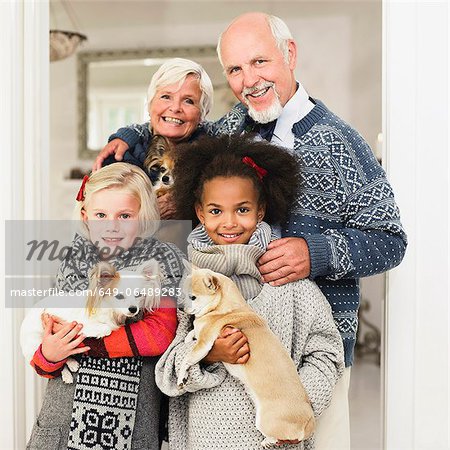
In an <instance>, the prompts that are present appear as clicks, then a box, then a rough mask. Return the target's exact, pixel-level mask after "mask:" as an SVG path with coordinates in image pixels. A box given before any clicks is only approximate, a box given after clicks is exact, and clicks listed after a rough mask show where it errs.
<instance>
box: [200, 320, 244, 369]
mask: <svg viewBox="0 0 450 450" xmlns="http://www.w3.org/2000/svg"><path fill="white" fill-rule="evenodd" d="M249 358H250V347H249V345H248V341H247V337H246V336H245V335H244V334H243V333H242V331H240V330H238V329H237V328H231V327H225V328H224V329H223V330H222V331H221V333H220V335H219V337H218V338H217V339H216V341H215V342H214V345H213V347H212V349H211V350H210V351H209V353H208V354H207V355H206V356H205V357H204V358H203V360H202V361H203V362H204V363H206V364H212V363H215V362H219V361H222V362H225V363H229V364H245V363H246V362H247V361H248V359H249Z"/></svg>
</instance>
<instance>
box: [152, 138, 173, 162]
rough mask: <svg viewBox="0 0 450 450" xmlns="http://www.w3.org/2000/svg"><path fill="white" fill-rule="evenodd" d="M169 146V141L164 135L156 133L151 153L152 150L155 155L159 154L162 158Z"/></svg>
mask: <svg viewBox="0 0 450 450" xmlns="http://www.w3.org/2000/svg"><path fill="white" fill-rule="evenodd" d="M169 147H170V144H169V141H168V140H167V139H166V138H165V137H164V136H161V135H159V134H155V136H153V138H152V142H151V144H150V147H149V153H150V152H151V153H152V154H153V155H157V156H158V157H159V158H161V157H162V155H164V153H166V151H168V150H169Z"/></svg>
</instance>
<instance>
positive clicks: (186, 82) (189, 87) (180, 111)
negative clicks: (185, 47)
mask: <svg viewBox="0 0 450 450" xmlns="http://www.w3.org/2000/svg"><path fill="white" fill-rule="evenodd" d="M147 99H148V100H147V101H148V112H149V116H150V122H149V123H148V126H145V127H144V128H143V127H142V126H140V125H138V126H136V128H133V127H131V130H133V131H138V133H139V135H140V139H139V142H137V140H136V139H135V136H136V134H135V133H130V132H129V131H130V128H121V129H120V130H118V132H117V133H120V137H121V139H117V138H116V137H117V136H116V134H113V135H112V136H111V137H110V142H109V144H108V145H107V146H106V147H105V149H104V150H103V151H102V152H101V154H100V155H99V156H98V157H97V159H96V161H95V164H94V170H97V169H99V168H100V167H101V166H102V164H103V165H107V164H111V163H113V162H116V161H120V160H123V161H124V162H129V163H132V164H135V165H138V166H140V167H143V164H144V161H145V157H146V154H147V148H148V146H149V144H150V143H151V140H152V138H153V136H154V135H157V134H159V135H161V136H164V137H166V138H167V139H169V140H170V141H171V142H172V143H173V144H175V145H176V144H178V143H180V142H189V141H191V140H193V139H196V138H197V137H198V136H200V135H202V134H204V132H205V131H204V129H203V127H202V125H201V121H203V120H204V119H205V117H206V115H207V114H208V113H209V111H210V109H211V107H212V102H213V86H212V83H211V79H210V78H209V76H208V74H207V73H206V72H205V70H204V69H203V68H202V66H200V64H197V63H196V62H194V61H190V60H188V59H183V58H173V59H170V60H169V61H167V62H166V63H164V64H163V65H162V66H161V67H160V68H159V69H158V70H157V71H156V73H155V74H154V75H153V77H152V79H151V81H150V85H149V87H148V94H147ZM113 153H115V154H116V157H115V158H114V156H113V155H112V156H109V157H108V158H106V159H105V160H104V157H105V156H104V155H105V154H106V155H108V154H109V155H111V154H113ZM122 155H123V158H122ZM158 205H159V209H160V214H161V218H162V219H170V218H174V213H175V208H174V205H173V202H172V200H171V196H170V194H165V195H162V196H161V197H158Z"/></svg>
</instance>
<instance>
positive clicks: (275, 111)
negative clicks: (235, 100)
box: [242, 83, 283, 123]
mask: <svg viewBox="0 0 450 450" xmlns="http://www.w3.org/2000/svg"><path fill="white" fill-rule="evenodd" d="M257 88H262V86H261V87H260V86H258V87H257ZM271 89H273V92H274V94H275V99H274V101H273V103H272V104H271V105H270V106H269V107H268V108H266V109H265V110H263V111H256V110H255V109H254V108H253V106H252V104H251V102H250V101H249V100H247V97H246V95H245V94H247V93H250V92H251V91H253V89H245V90H244V91H243V92H242V97H243V98H244V103H245V104H246V106H247V108H248V115H249V116H250V117H251V118H252V119H253V120H254V121H255V122H257V123H269V122H272V121H273V120H276V119H278V117H280V116H281V113H282V112H283V107H282V106H281V103H280V96H279V95H278V92H277V91H276V89H275V85H274V84H273V83H271ZM246 91H247V92H246ZM249 91H250V92H249Z"/></svg>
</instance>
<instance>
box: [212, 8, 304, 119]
mask: <svg viewBox="0 0 450 450" xmlns="http://www.w3.org/2000/svg"><path fill="white" fill-rule="evenodd" d="M288 51H289V63H287V62H286V61H285V59H284V57H283V54H282V53H281V51H280V49H279V48H278V47H277V45H276V42H275V38H274V37H273V35H272V31H271V29H270V26H269V24H268V23H267V20H266V19H265V17H264V16H263V15H261V14H249V15H245V16H243V17H241V18H240V19H237V20H236V21H235V22H233V23H232V24H231V25H230V27H229V28H228V29H227V30H226V31H225V33H224V34H223V35H222V40H221V56H222V63H223V66H224V69H225V74H226V77H227V80H228V83H229V85H230V87H231V89H232V91H233V93H234V95H235V96H236V97H237V98H238V99H239V100H240V101H241V102H242V103H244V104H245V105H247V107H248V109H249V114H250V116H251V117H252V118H253V119H254V120H256V121H257V122H260V123H267V122H270V121H272V120H275V119H277V118H278V117H279V116H280V114H281V111H282V109H283V107H284V105H285V104H286V103H287V102H288V100H289V99H290V98H291V97H292V96H293V95H294V93H295V90H296V81H295V76H294V69H295V64H296V45H295V42H294V41H289V43H288Z"/></svg>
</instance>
